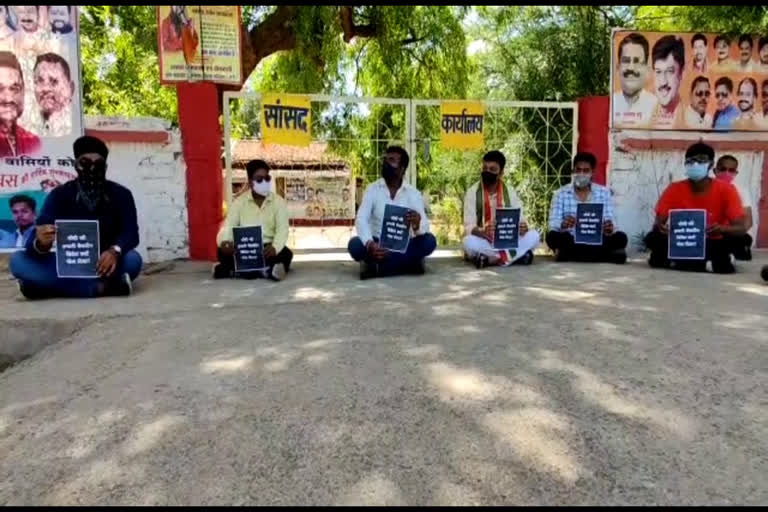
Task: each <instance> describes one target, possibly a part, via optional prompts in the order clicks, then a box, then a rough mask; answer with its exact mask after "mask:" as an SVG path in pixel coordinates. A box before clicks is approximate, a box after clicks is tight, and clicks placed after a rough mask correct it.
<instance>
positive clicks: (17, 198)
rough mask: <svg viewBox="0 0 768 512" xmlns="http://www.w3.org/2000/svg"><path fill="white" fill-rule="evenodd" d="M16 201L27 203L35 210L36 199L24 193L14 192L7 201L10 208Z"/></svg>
mask: <svg viewBox="0 0 768 512" xmlns="http://www.w3.org/2000/svg"><path fill="white" fill-rule="evenodd" d="M16 203H27V206H29V207H30V208H31V209H32V210H33V211H36V210H37V201H35V200H34V199H33V198H31V197H29V196H28V195H26V194H16V195H15V196H13V197H12V198H11V199H10V201H8V204H9V206H10V207H11V208H13V206H14V205H15V204H16Z"/></svg>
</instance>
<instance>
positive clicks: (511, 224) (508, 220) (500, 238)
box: [493, 208, 520, 250]
mask: <svg viewBox="0 0 768 512" xmlns="http://www.w3.org/2000/svg"><path fill="white" fill-rule="evenodd" d="M519 238H520V208H496V229H495V231H494V234H493V248H494V249H500V250H507V249H517V244H518V240H519Z"/></svg>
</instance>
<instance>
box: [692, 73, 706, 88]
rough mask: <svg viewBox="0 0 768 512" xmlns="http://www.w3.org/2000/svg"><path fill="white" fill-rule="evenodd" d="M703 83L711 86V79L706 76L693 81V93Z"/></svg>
mask: <svg viewBox="0 0 768 512" xmlns="http://www.w3.org/2000/svg"><path fill="white" fill-rule="evenodd" d="M701 82H704V83H706V84H707V85H709V78H707V77H705V76H697V77H696V79H695V80H694V81H693V83H692V84H691V92H693V90H694V89H695V88H696V86H697V85H698V84H699V83H701Z"/></svg>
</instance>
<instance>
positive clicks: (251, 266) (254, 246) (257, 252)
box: [232, 226, 266, 272]
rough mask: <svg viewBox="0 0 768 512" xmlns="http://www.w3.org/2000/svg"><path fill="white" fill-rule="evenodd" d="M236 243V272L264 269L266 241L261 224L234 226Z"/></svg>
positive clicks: (233, 231) (233, 234) (233, 232)
mask: <svg viewBox="0 0 768 512" xmlns="http://www.w3.org/2000/svg"><path fill="white" fill-rule="evenodd" d="M232 238H234V243H235V272H256V271H259V270H264V269H265V268H266V264H265V262H264V243H263V240H262V231H261V226H241V227H235V228H232Z"/></svg>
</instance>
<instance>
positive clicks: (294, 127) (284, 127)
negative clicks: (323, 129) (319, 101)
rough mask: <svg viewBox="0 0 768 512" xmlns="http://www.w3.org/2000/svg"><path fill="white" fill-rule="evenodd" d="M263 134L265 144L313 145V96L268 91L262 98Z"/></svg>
mask: <svg viewBox="0 0 768 512" xmlns="http://www.w3.org/2000/svg"><path fill="white" fill-rule="evenodd" d="M261 134H262V138H263V140H264V143H265V144H284V145H287V146H309V144H310V143H311V142H312V108H311V101H310V99H309V96H306V95H301V94H277V93H267V94H264V95H263V96H262V98H261Z"/></svg>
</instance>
